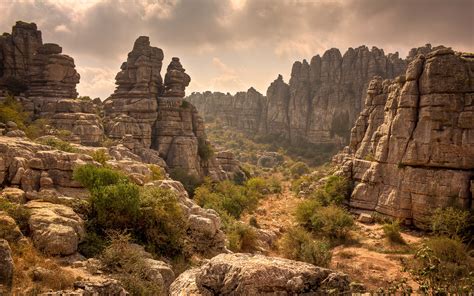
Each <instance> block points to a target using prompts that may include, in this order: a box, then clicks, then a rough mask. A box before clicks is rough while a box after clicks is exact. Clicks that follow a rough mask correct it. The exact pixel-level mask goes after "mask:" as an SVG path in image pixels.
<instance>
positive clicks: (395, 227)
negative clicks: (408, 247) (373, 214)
mask: <svg viewBox="0 0 474 296" xmlns="http://www.w3.org/2000/svg"><path fill="white" fill-rule="evenodd" d="M382 229H383V232H384V234H385V237H387V239H388V240H389V241H390V242H392V243H396V244H401V245H405V244H406V242H405V240H404V239H403V237H402V235H401V234H400V223H399V222H398V220H393V221H392V222H391V223H385V224H384V225H383V226H382Z"/></svg>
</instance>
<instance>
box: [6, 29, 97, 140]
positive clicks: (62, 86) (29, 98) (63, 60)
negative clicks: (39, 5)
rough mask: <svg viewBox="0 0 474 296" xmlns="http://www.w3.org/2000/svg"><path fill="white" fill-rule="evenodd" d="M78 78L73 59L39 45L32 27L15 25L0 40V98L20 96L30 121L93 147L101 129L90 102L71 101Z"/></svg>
mask: <svg viewBox="0 0 474 296" xmlns="http://www.w3.org/2000/svg"><path fill="white" fill-rule="evenodd" d="M79 78H80V76H79V74H78V73H77V71H76V69H75V65H74V59H73V58H71V57H70V56H67V55H65V54H62V48H61V47H60V46H59V45H57V44H54V43H45V44H43V41H42V38H41V31H39V30H38V29H37V27H36V24H34V23H25V22H17V23H16V25H15V26H13V29H12V34H8V33H5V34H3V36H0V97H1V96H2V93H3V92H6V91H8V92H11V93H13V94H15V95H19V94H21V95H22V99H21V103H22V105H23V107H24V109H25V111H27V112H30V114H31V115H32V117H33V119H36V118H47V119H49V123H50V124H51V125H52V127H54V128H56V129H60V130H68V131H70V132H72V133H73V134H74V135H75V136H77V137H78V139H79V141H78V142H79V143H82V144H85V145H93V146H97V145H99V143H100V142H101V141H102V138H103V134H104V133H103V127H102V124H101V120H100V118H99V116H98V113H99V112H98V110H97V108H96V107H95V106H94V104H92V102H91V101H84V100H75V99H74V98H76V97H77V95H78V93H77V91H76V84H77V83H79ZM0 99H1V98H0Z"/></svg>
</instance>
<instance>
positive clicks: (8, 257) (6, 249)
mask: <svg viewBox="0 0 474 296" xmlns="http://www.w3.org/2000/svg"><path fill="white" fill-rule="evenodd" d="M13 270H14V265H13V258H12V251H11V249H10V245H9V244H8V242H7V241H6V240H4V239H0V292H2V293H4V292H5V293H8V291H9V290H10V289H11V286H12V284H13Z"/></svg>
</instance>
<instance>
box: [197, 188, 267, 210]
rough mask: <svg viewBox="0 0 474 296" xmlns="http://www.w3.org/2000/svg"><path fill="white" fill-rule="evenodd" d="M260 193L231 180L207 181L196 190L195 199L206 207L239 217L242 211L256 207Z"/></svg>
mask: <svg viewBox="0 0 474 296" xmlns="http://www.w3.org/2000/svg"><path fill="white" fill-rule="evenodd" d="M259 198H260V194H258V193H255V191H252V190H248V189H247V188H246V187H244V186H241V185H236V184H234V183H232V182H231V181H222V182H219V183H216V184H210V183H205V184H203V185H202V186H200V187H199V188H197V189H196V191H195V196H194V200H195V201H196V202H197V203H198V204H199V205H200V206H201V207H204V208H211V209H214V210H216V211H217V212H219V213H221V212H225V213H227V214H229V215H231V216H232V217H234V218H236V219H239V218H240V216H241V215H242V213H243V212H244V211H245V210H247V211H250V212H251V211H253V210H255V209H256V207H257V204H258V200H259Z"/></svg>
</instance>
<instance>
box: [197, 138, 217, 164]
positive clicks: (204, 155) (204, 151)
mask: <svg viewBox="0 0 474 296" xmlns="http://www.w3.org/2000/svg"><path fill="white" fill-rule="evenodd" d="M198 154H199V157H201V159H202V160H204V161H207V160H209V159H210V158H211V157H212V156H213V155H214V149H212V146H211V144H209V142H208V141H206V140H205V139H203V138H199V140H198Z"/></svg>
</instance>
